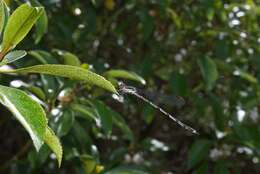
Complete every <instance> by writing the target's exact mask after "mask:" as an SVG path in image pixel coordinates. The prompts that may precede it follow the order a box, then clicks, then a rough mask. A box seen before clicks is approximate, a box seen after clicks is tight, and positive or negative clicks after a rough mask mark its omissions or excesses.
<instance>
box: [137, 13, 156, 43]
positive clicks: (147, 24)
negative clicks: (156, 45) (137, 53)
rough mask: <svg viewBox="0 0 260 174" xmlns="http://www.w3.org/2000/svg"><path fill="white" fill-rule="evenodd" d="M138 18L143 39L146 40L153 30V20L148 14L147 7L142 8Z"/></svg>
mask: <svg viewBox="0 0 260 174" xmlns="http://www.w3.org/2000/svg"><path fill="white" fill-rule="evenodd" d="M140 20H141V22H142V31H143V37H144V39H143V40H144V41H146V40H148V39H149V37H150V36H151V35H152V34H153V30H154V20H153V18H152V16H150V15H149V13H148V10H147V9H143V10H142V11H141V14H140Z"/></svg>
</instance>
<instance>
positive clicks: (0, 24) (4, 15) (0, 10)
mask: <svg viewBox="0 0 260 174" xmlns="http://www.w3.org/2000/svg"><path fill="white" fill-rule="evenodd" d="M8 17H9V10H8V7H7V5H6V4H5V1H3V0H1V1H0V35H2V32H3V30H4V28H5V26H6V23H7V20H8Z"/></svg>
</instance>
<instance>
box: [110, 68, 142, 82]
mask: <svg viewBox="0 0 260 174" xmlns="http://www.w3.org/2000/svg"><path fill="white" fill-rule="evenodd" d="M105 75H106V76H107V77H113V78H122V79H129V80H135V81H138V82H140V83H142V84H145V83H146V82H145V80H144V79H143V78H142V77H141V76H139V75H137V74H136V73H134V72H130V71H125V70H119V69H118V70H109V71H107V72H105Z"/></svg>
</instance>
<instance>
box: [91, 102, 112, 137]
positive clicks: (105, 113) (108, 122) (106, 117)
mask: <svg viewBox="0 0 260 174" xmlns="http://www.w3.org/2000/svg"><path fill="white" fill-rule="evenodd" d="M95 106H96V109H97V112H98V115H99V117H100V119H101V125H102V128H103V130H104V131H105V134H106V135H110V134H111V132H112V125H113V119H112V115H111V113H110V109H109V108H108V107H107V106H106V105H105V104H104V103H102V102H100V101H97V102H95Z"/></svg>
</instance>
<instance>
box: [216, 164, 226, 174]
mask: <svg viewBox="0 0 260 174" xmlns="http://www.w3.org/2000/svg"><path fill="white" fill-rule="evenodd" d="M214 174H229V171H228V168H227V167H226V164H225V163H224V162H223V161H218V162H217V164H216V165H215V167H214Z"/></svg>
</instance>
